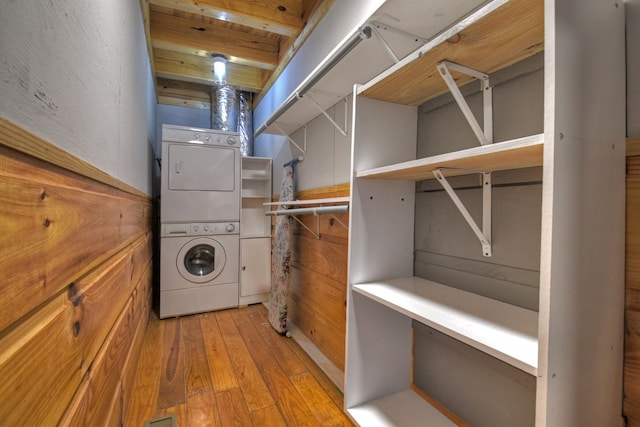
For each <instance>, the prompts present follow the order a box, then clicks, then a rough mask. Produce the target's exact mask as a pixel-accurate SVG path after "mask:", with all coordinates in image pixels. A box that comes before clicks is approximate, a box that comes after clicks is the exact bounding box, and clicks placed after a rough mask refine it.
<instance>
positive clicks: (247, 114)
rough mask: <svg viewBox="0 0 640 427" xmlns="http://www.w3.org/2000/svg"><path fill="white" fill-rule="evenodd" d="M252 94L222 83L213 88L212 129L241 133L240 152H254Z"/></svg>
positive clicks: (248, 154) (243, 153) (246, 153)
mask: <svg viewBox="0 0 640 427" xmlns="http://www.w3.org/2000/svg"><path fill="white" fill-rule="evenodd" d="M250 101H251V94H250V93H247V92H240V91H237V90H236V89H235V88H234V87H233V86H229V85H221V86H214V87H213V88H212V89H211V129H216V130H222V131H226V132H239V133H240V154H241V155H242V156H250V155H252V154H253V134H252V132H251V130H252V128H253V125H252V117H253V114H252V111H251V102H250Z"/></svg>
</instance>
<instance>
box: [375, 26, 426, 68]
mask: <svg viewBox="0 0 640 427" xmlns="http://www.w3.org/2000/svg"><path fill="white" fill-rule="evenodd" d="M369 28H371V32H372V33H373V35H374V36H376V38H377V39H378V41H379V42H380V44H381V45H382V47H384V49H385V51H386V52H387V54H388V55H389V57H391V60H393V62H394V63H398V62H400V59H399V58H398V56H397V55H396V54H395V52H394V51H393V49H391V46H389V43H387V41H386V40H385V39H384V36H383V35H382V33H381V32H380V30H384V31H388V32H390V33H393V34H396V35H399V36H401V37H404V38H406V39H408V40H412V41H413V42H415V43H420V44H423V45H424V44H425V43H427V42H428V41H429V40H428V39H426V38H424V37H420V36H418V35H416V34H412V33H409V32H407V31H404V30H401V29H399V28H395V27H393V26H391V25H387V24H383V23H382V22H378V21H372V22H371V23H370V25H369Z"/></svg>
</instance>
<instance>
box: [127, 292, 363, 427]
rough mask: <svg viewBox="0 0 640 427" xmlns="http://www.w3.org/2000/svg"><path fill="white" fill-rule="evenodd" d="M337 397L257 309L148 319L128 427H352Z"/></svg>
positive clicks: (319, 373) (336, 391)
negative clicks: (149, 424)
mask: <svg viewBox="0 0 640 427" xmlns="http://www.w3.org/2000/svg"><path fill="white" fill-rule="evenodd" d="M342 402H343V400H342V393H341V392H340V390H339V389H338V388H337V387H336V386H335V385H334V384H333V383H332V382H331V381H330V380H329V379H328V378H327V377H326V376H325V375H324V374H323V373H322V371H321V370H320V369H319V368H318V366H317V365H316V364H315V363H314V362H313V361H312V360H311V359H310V358H309V357H308V356H307V354H306V353H305V352H304V351H303V350H302V349H301V348H300V346H299V345H298V344H296V342H295V341H294V340H293V339H291V338H286V337H283V336H281V335H279V334H278V333H276V332H275V331H274V330H273V329H272V328H271V326H269V324H268V321H267V319H266V309H265V307H264V306H262V305H261V304H259V305H252V306H248V307H242V308H238V309H230V310H222V311H216V312H212V313H205V314H198V315H192V316H185V317H180V318H178V319H167V320H158V319H157V318H155V319H152V320H151V322H150V324H149V326H148V330H147V335H146V337H145V342H144V345H143V348H142V353H141V354H140V359H139V362H138V369H137V371H136V378H135V380H134V390H133V392H132V398H131V400H130V404H129V405H128V407H127V408H126V420H125V421H126V422H125V426H127V427H128V426H143V425H144V421H145V420H148V419H151V418H154V417H158V416H162V415H168V414H176V416H177V423H178V426H179V427H195V426H198V427H203V426H223V427H226V426H269V427H271V426H323V427H324V426H352V425H353V424H352V423H351V422H350V420H349V419H348V418H347V416H346V415H344V413H343V412H342V409H341V408H342Z"/></svg>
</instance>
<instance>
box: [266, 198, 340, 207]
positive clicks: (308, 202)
mask: <svg viewBox="0 0 640 427" xmlns="http://www.w3.org/2000/svg"><path fill="white" fill-rule="evenodd" d="M326 203H349V197H330V198H326V199H308V200H292V201H290V202H269V203H263V205H265V206H276V205H291V206H302V205H323V204H326Z"/></svg>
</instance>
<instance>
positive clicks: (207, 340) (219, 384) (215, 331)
mask: <svg viewBox="0 0 640 427" xmlns="http://www.w3.org/2000/svg"><path fill="white" fill-rule="evenodd" d="M199 320H200V328H201V330H202V336H203V340H204V346H205V351H206V357H207V360H208V363H209V371H210V372H211V381H212V382H213V389H214V390H215V391H223V390H229V389H232V388H237V387H239V384H238V380H237V378H236V376H235V374H234V371H233V365H232V364H231V359H230V358H229V353H228V351H227V347H226V346H225V343H224V340H223V339H222V333H221V332H220V328H219V327H218V322H217V320H216V315H215V313H204V314H201V315H200V316H199Z"/></svg>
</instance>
